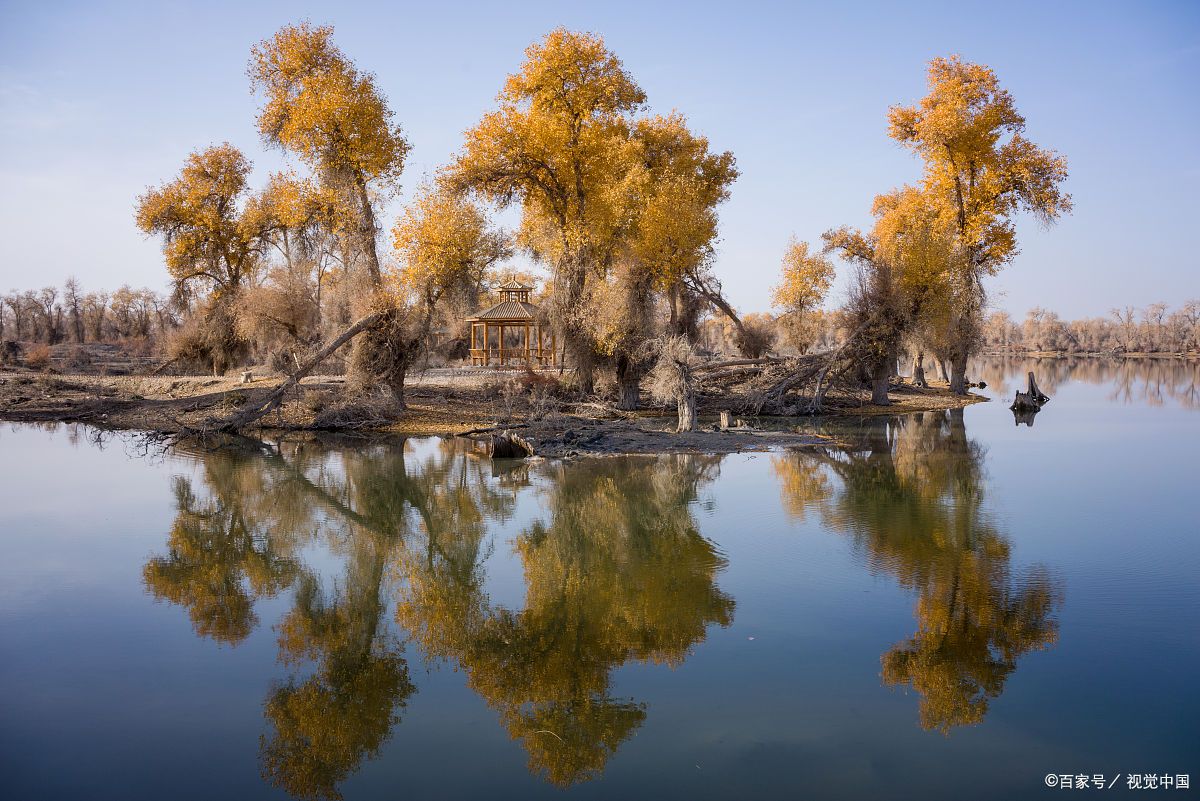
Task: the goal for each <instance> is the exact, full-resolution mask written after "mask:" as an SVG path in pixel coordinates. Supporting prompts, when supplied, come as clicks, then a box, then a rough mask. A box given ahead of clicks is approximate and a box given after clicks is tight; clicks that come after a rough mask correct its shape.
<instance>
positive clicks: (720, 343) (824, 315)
mask: <svg viewBox="0 0 1200 801" xmlns="http://www.w3.org/2000/svg"><path fill="white" fill-rule="evenodd" d="M193 313H194V308H193V304H191V303H189V302H188V299H186V298H182V299H181V298H176V297H173V296H172V295H170V294H168V293H164V292H156V291H154V290H152V289H149V288H145V287H143V288H141V289H134V288H133V287H130V286H128V285H126V286H122V287H121V288H119V289H116V290H114V291H111V292H104V291H97V292H87V293H84V292H82V291H81V290H80V288H79V284H78V282H77V281H76V280H75V279H74V278H69V279H67V280H66V281H65V282H64V283H63V286H62V288H61V289H60V288H58V287H53V286H48V287H43V288H42V289H38V290H25V291H18V290H12V291H10V292H8V293H7V294H5V295H0V340H3V339H9V340H16V341H24V342H40V343H45V344H47V345H55V344H59V343H64V342H68V343H69V342H77V343H87V342H100V343H108V344H125V345H131V346H135V347H136V348H137V349H138V350H141V351H143V352H145V353H154V352H163V351H165V348H166V340H167V338H168V337H169V336H170V335H171V334H172V333H174V332H175V331H177V330H178V329H179V328H180V326H181V325H182V324H183V323H184V322H185V321H186V320H188V319H189V317H191V316H192V314H193ZM703 317H704V319H702V320H701V321H700V322H699V324H698V326H697V328H698V335H699V336H698V344H700V345H701V346H702V347H703V348H704V349H705V350H708V351H710V352H712V353H714V354H721V353H735V352H736V351H737V349H738V338H739V332H738V330H737V328H736V327H735V325H734V324H733V323H732V322H731V321H730V319H729V318H728V317H726V316H724V315H721V314H707V315H703ZM841 317H842V315H841V313H840V312H836V311H835V312H824V311H821V310H815V311H813V312H810V313H809V315H808V316H807V317H806V318H804V321H803V325H798V324H797V323H796V321H795V320H794V318H791V317H789V316H788V315H772V314H767V313H751V314H746V315H744V316H743V317H742V322H743V324H744V327H745V328H748V329H750V330H752V331H753V333H754V335H755V336H756V338H758V339H760V340H761V341H762V342H764V343H766V344H767V346H768V347H769V348H770V349H771V350H772V351H774V352H777V353H805V352H809V351H819V350H823V349H827V348H830V347H834V346H836V345H837V344H839V343H840V341H841V340H842V339H843V336H844V328H845V325H846V321H845V320H842V319H841ZM455 333H458V332H455ZM983 344H984V347H985V349H987V350H991V351H1015V352H1038V351H1057V352H1063V353H1113V354H1121V353H1196V352H1200V299H1197V300H1190V301H1187V302H1186V303H1183V304H1182V305H1180V306H1179V307H1178V308H1175V309H1172V308H1171V307H1170V306H1169V305H1167V304H1166V303H1152V304H1150V305H1149V306H1146V307H1144V308H1135V307H1133V306H1125V307H1122V308H1119V309H1113V310H1112V311H1111V312H1110V313H1109V315H1108V316H1105V317H1088V318H1084V319H1082V320H1064V319H1062V318H1061V317H1059V315H1058V314H1056V313H1055V312H1053V311H1049V310H1047V309H1042V308H1035V309H1032V310H1031V311H1029V312H1028V313H1027V314H1026V315H1025V319H1024V320H1023V321H1021V322H1017V321H1016V320H1014V319H1013V317H1012V316H1011V315H1010V314H1008V313H1007V312H1003V311H997V312H993V313H992V314H990V315H989V316H988V317H986V318H985V321H984V325H983Z"/></svg>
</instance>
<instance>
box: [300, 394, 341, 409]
mask: <svg viewBox="0 0 1200 801" xmlns="http://www.w3.org/2000/svg"><path fill="white" fill-rule="evenodd" d="M302 402H303V404H304V408H306V409H308V411H309V412H310V413H312V414H313V415H318V414H320V413H321V412H323V411H325V410H326V409H328V408H330V407H331V406H333V405H334V403H335V402H336V396H335V395H334V394H333V393H332V392H330V391H329V390H327V389H311V390H309V391H307V392H305V393H304V398H303V400H302Z"/></svg>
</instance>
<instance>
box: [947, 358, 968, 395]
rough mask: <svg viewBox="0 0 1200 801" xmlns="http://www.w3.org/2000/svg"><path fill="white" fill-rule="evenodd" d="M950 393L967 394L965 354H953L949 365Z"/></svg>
mask: <svg viewBox="0 0 1200 801" xmlns="http://www.w3.org/2000/svg"><path fill="white" fill-rule="evenodd" d="M950 369H951V373H950V391H951V392H953V393H954V394H955V395H966V394H967V353H966V351H965V350H964V351H962V352H960V353H956V354H954V356H953V357H952V358H951V365H950Z"/></svg>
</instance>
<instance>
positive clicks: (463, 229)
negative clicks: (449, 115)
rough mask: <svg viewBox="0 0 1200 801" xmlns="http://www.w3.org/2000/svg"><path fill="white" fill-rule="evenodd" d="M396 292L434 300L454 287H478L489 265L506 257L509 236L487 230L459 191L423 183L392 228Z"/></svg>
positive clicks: (484, 220) (477, 211) (475, 208)
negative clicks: (397, 265) (397, 262)
mask: <svg viewBox="0 0 1200 801" xmlns="http://www.w3.org/2000/svg"><path fill="white" fill-rule="evenodd" d="M392 241H393V246H394V250H395V254H396V257H397V259H398V260H399V261H400V264H401V266H400V269H399V272H398V274H397V276H396V278H397V284H398V288H399V290H400V291H401V292H402V293H404V294H405V295H407V296H408V297H410V298H413V299H419V300H422V301H425V302H428V303H430V304H432V303H436V302H437V300H438V299H439V298H440V297H441V295H442V293H444V292H445V291H447V290H448V289H452V288H454V287H456V286H474V287H479V286H482V285H483V283H484V281H485V279H486V274H487V271H488V269H490V268H491V267H492V266H493V265H494V264H495V263H496V262H498V261H501V260H503V259H505V258H508V256H509V254H510V249H509V245H508V237H507V236H505V235H504V234H503V233H500V232H494V231H491V230H490V229H489V227H488V219H487V216H486V215H485V214H484V213H483V211H481V210H480V209H479V207H478V206H476V205H475V204H474V203H472V202H470V200H468V199H467V198H465V197H463V196H462V195H461V194H459V193H456V192H453V191H450V190H448V189H447V188H446V187H444V186H439V185H425V186H423V187H421V189H420V190H419V191H418V192H417V196H416V198H415V199H414V200H413V202H412V203H410V204H409V206H408V207H407V208H406V209H405V210H404V213H403V214H402V215H401V216H400V218H399V219H398V220H397V221H396V225H395V227H394V228H393V229H392Z"/></svg>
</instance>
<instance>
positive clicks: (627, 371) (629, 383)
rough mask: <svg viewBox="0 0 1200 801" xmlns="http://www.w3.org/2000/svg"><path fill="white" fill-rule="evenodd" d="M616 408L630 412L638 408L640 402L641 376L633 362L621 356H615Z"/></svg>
mask: <svg viewBox="0 0 1200 801" xmlns="http://www.w3.org/2000/svg"><path fill="white" fill-rule="evenodd" d="M616 367H617V387H618V391H619V393H620V394H619V397H618V398H617V408H618V409H621V410H622V411H626V412H631V411H634V410H635V409H637V408H638V404H639V401H640V400H641V375H640V374H639V371H638V370H637V367H636V366H635V365H634V363H633V360H632V359H630V358H629V357H628V356H626V355H624V354H622V355H619V356H617V365H616Z"/></svg>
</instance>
